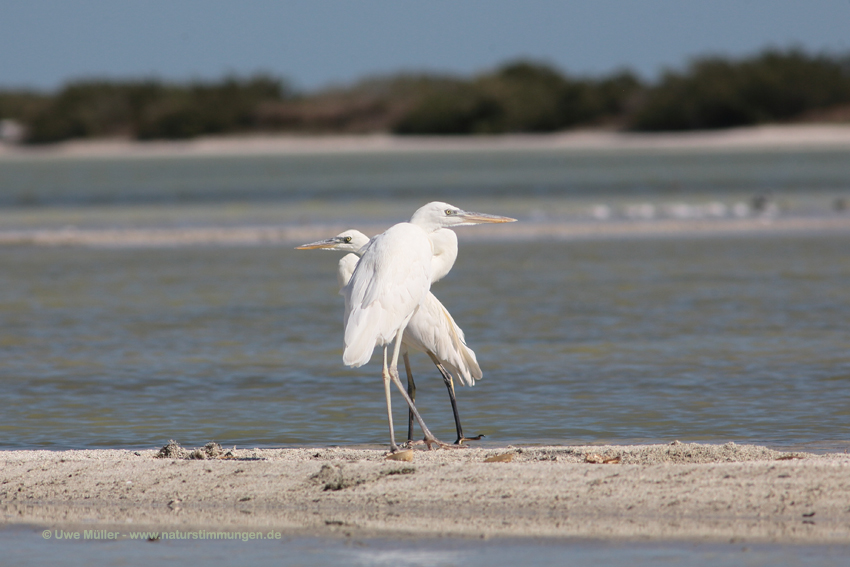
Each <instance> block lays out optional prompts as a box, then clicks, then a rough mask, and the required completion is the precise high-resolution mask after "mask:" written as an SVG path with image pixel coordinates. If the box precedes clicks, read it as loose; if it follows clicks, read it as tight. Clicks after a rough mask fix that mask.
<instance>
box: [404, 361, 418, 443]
mask: <svg viewBox="0 0 850 567" xmlns="http://www.w3.org/2000/svg"><path fill="white" fill-rule="evenodd" d="M402 358H404V369H405V370H406V371H407V395H408V396H410V399H411V400H412V401H413V403H416V383H415V382H414V381H413V371H412V370H411V369H410V358H408V356H407V353H406V352H405V353H404V354H402ZM407 441H408V442H410V441H413V410H411V409H410V408H407Z"/></svg>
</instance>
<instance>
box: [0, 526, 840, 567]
mask: <svg viewBox="0 0 850 567" xmlns="http://www.w3.org/2000/svg"><path fill="white" fill-rule="evenodd" d="M123 531H125V532H126V531H127V530H123ZM83 533H84V532H83ZM82 535H83V534H81V536H82ZM0 545H2V546H3V547H4V549H5V550H6V552H5V555H4V559H5V561H7V562H8V564H10V565H46V564H55V563H57V562H61V563H62V564H63V565H68V566H74V565H91V564H93V563H96V564H98V565H116V566H118V565H120V566H130V565H150V564H151V563H161V562H168V563H174V564H184V563H188V561H192V563H193V564H202V565H209V566H211V567H214V566H218V565H233V564H234V562H236V563H238V564H243V565H244V564H263V565H265V564H274V565H284V566H293V567H294V566H299V565H340V564H344V565H357V566H363V567H373V566H374V567H380V566H384V565H392V566H394V567H408V566H410V567H413V566H423V567H424V566H428V567H430V566H435V567H436V566H445V567H450V566H457V565H464V566H465V567H477V566H482V567H484V566H490V565H567V566H570V565H576V566H585V565H629V566H630V567H642V566H650V565H652V566H655V565H665V564H670V565H683V566H688V567H708V566H711V567H714V566H725V565H729V566H736V567H737V566H742V565H743V566H752V567H756V566H771V567H784V566H789V567H790V566H795V565H811V566H824V567H827V566H830V567H831V566H839V565H845V564H846V558H847V554H848V552H850V549H848V548H847V546H840V545H834V546H811V545H798V546H793V545H778V544H770V545H764V544H756V545H753V544H705V543H683V542H653V543H639V542H599V541H586V540H547V539H533V538H529V539H493V540H473V539H451V538H438V539H426V540H418V541H414V540H408V539H358V538H350V539H328V538H325V539H318V538H290V537H285V536H284V537H283V538H282V539H281V540H276V541H245V542H243V541H238V540H236V541H232V540H231V541H193V540H174V541H158V542H146V541H135V540H131V539H128V538H127V537H126V536H125V539H121V540H118V541H94V540H89V541H86V540H82V539H81V540H80V541H73V540H72V541H65V540H59V541H57V540H55V539H51V540H44V539H43V537H42V529H41V528H37V529H34V528H14V529H5V530H0Z"/></svg>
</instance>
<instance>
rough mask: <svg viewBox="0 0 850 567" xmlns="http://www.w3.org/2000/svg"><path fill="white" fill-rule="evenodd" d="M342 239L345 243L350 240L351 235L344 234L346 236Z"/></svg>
mask: <svg viewBox="0 0 850 567" xmlns="http://www.w3.org/2000/svg"><path fill="white" fill-rule="evenodd" d="M342 240H343V242H345V243H346V244H348V243H349V242H351V237H350V236H346V237H345V238H343V239H342Z"/></svg>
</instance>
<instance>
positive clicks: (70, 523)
mask: <svg viewBox="0 0 850 567" xmlns="http://www.w3.org/2000/svg"><path fill="white" fill-rule="evenodd" d="M157 455H158V451H157V450H155V449H150V450H138V451H134V450H118V449H113V450H73V451H44V450H37V451H28V450H15V451H3V452H2V453H0V464H2V469H0V509H2V513H3V516H2V518H3V520H2V523H3V524H4V525H6V526H9V525H14V524H29V525H38V526H45V527H51V528H58V527H62V528H73V527H74V526H77V527H79V526H84V527H86V529H93V528H94V527H104V528H112V529H115V528H118V529H121V530H128V529H136V530H142V529H149V530H160V531H167V530H184V531H185V530H191V529H208V530H245V529H256V530H267V529H276V530H281V531H283V532H284V533H288V534H292V535H311V536H329V535H339V536H360V537H371V536H393V537H394V536H400V537H447V536H451V537H472V538H482V537H483V538H489V537H553V538H600V539H613V540H686V541H718V542H720V541H734V542H737V541H751V542H783V543H789V542H797V543H847V542H848V541H850V455H848V454H838V453H835V454H826V455H815V454H811V453H800V452H793V453H791V452H782V451H777V450H772V449H769V448H766V447H761V446H755V445H736V444H734V443H727V444H724V445H707V444H689V443H679V442H673V443H672V444H666V445H635V446H584V447H569V446H546V447H537V446H535V447H527V446H507V447H502V448H475V447H470V448H464V449H441V450H435V451H427V450H425V449H424V448H423V449H416V450H413V451H412V452H411V453H409V454H408V455H407V456H408V457H409V458H410V460H407V461H395V460H387V458H386V452H385V451H383V450H381V449H377V448H346V447H323V448H286V449H239V448H233V449H230V450H226V449H225V452H219V453H218V454H215V453H208V454H207V453H204V452H203V451H198V452H196V453H195V455H194V456H195V457H198V456H206V458H200V459H199V458H189V456H190V453H188V452H187V453H184V454H183V455H182V456H172V457H164V458H163V457H158V456H157Z"/></svg>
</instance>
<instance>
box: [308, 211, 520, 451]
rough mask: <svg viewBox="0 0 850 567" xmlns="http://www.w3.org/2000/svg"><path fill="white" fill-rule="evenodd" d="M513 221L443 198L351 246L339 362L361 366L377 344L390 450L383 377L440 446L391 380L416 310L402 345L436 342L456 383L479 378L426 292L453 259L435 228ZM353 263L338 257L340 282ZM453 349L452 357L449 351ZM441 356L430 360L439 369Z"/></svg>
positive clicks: (457, 333)
mask: <svg viewBox="0 0 850 567" xmlns="http://www.w3.org/2000/svg"><path fill="white" fill-rule="evenodd" d="M513 220H514V219H510V218H507V217H497V216H493V215H485V214H481V213H470V212H466V211H462V210H460V209H458V208H457V207H453V206H452V205H449V204H447V203H441V202H433V203H429V204H428V205H425V206H424V207H421V208H420V209H418V210H417V211H416V212H415V213H414V214H413V216H412V217H411V219H410V222H407V223H400V224H397V225H394V226H392V227H390V228H389V229H388V230H387V231H385V232H384V233H382V234H379V235H378V236H376V237H375V238H373V239H372V240H371V241H369V243H368V244H367V245H366V246H364V247H363V248H362V249H360V250H359V251H358V254H359V255H360V256H361V258H360V260H359V262H357V264H356V266H355V267H354V269H353V271H352V273H351V277H350V279H349V281H348V283H347V284H345V285H344V286H343V288H342V292H341V293H342V294H343V296H344V297H345V304H346V310H345V318H344V326H345V332H344V338H343V345H344V350H343V362H344V363H345V364H346V365H348V366H354V367H357V366H362V365H363V364H366V362H368V361H369V359H370V358H371V356H372V351H373V350H374V348H375V346H383V347H384V364H383V372H382V375H383V378H384V390H385V395H386V401H387V418H388V420H389V427H390V446H391V449H392V450H393V451H395V450H397V446H396V444H395V439H394V436H395V435H394V431H393V423H392V410H391V400H390V390H389V382H390V381H393V382H395V383H396V386H397V387H398V388H399V390H400V391H401V393H402V396H403V397H404V398H405V400H406V401H407V403H408V405H409V407H410V410H411V412H412V413H413V415H414V416H415V417H416V419H417V421H418V422H419V426H420V427H421V428H422V431H423V433H424V434H425V443H426V444H428V446H429V447H430V446H431V445H432V444H439V445H444V444H443V443H441V442H439V441H437V439H436V438H435V437H434V436H433V435H432V434H431V432H430V431H429V430H428V428H427V427H426V426H425V423H424V422H423V421H422V418H421V417H420V416H419V413H418V411H417V410H416V407H415V406H414V404H413V402H412V400H411V398H410V396H408V395H407V392H405V390H404V387H403V386H402V385H401V382H400V381H399V379H398V370H397V365H398V356H399V353H400V351H401V346H402V340H403V337H404V336H405V330H406V329H407V328H408V327H409V323H410V321H411V319H412V318H413V317H414V316H416V315H417V313H418V312H419V311H421V312H422V315H420V317H422V324H421V325H417V327H416V329H414V330H412V331H411V332H409V333H408V334H407V337H408V340H409V343H408V344H409V345H410V346H411V347H413V348H420V349H421V350H424V351H426V352H429V348H428V347H429V346H432V347H436V343H439V342H441V340H442V342H443V344H444V345H445V348H443V349H442V350H443V351H444V355H445V356H446V357H447V358H446V359H440V360H443V361H444V362H446V363H447V365H450V366H451V367H452V368H453V370H454V371H455V372H456V373H457V375H458V376H459V377H461V380H463V381H465V382H467V383H469V384H472V383H474V380H475V379H476V378H480V377H481V369H480V367H478V362H477V360H476V359H475V354H474V353H473V352H472V351H471V349H468V347H466V345H465V343H464V340H463V332H462V331H461V330H460V328H459V327H457V324H456V323H455V322H454V320H453V319H452V318H451V315H450V314H449V313H448V311H447V310H446V309H445V307H443V306H442V304H440V303H439V301H437V299H436V298H434V297H433V295H431V294H430V293H429V292H430V286H431V281H432V279H434V280H436V279H439V278H442V277H443V276H445V274H446V273H448V271H449V270H450V269H451V266H452V265H453V264H454V259H455V258H456V256H457V247H456V240H454V242H455V245H454V247H453V250H452V247H451V246H448V247H446V249H445V250H442V249H440V245H439V242H440V240H441V239H448V240H451V239H456V237H455V236H454V235H452V236H451V237H449V236H447V235H445V234H435V233H437V232H438V231H440V229H443V228H446V227H453V226H465V225H471V224H479V223H485V222H487V223H501V222H512V221H513ZM435 244H436V247H435ZM304 247H307V248H309V247H318V246H311V245H305V246H304ZM435 250H437V252H435ZM346 258H347V257H346ZM352 263H353V259H351V260H346V259H345V258H344V259H343V261H341V262H340V274H338V277H339V281H340V283H343V282H344V280H345V277H344V276H343V275H342V270H343V269H348V268H349V267H350V265H351V264H352ZM429 297H430V298H433V301H432V300H431V299H429ZM443 339H448V340H443ZM393 341H395V347H394V350H393V356H392V362H391V364H389V366H388V361H387V347H388V345H390V344H391V343H392V342H393ZM453 352H454V354H456V355H457V356H453V354H452V353H453ZM429 353H430V354H432V359H435V358H436V357H437V353H436V352H433V351H430V352H429ZM440 360H434V361H435V363H438V366H439V362H440Z"/></svg>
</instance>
